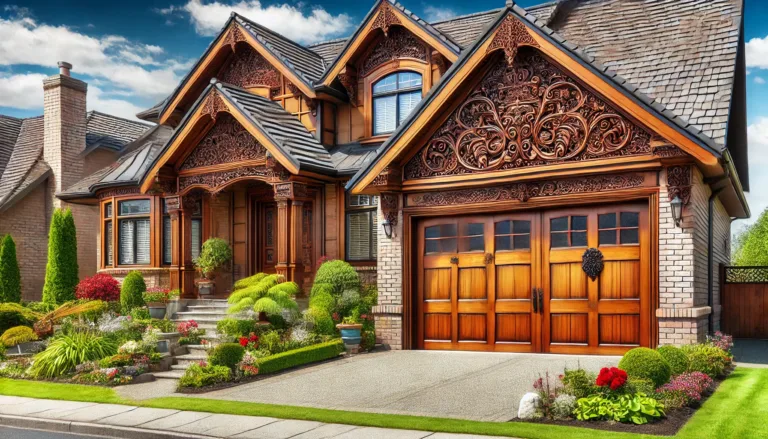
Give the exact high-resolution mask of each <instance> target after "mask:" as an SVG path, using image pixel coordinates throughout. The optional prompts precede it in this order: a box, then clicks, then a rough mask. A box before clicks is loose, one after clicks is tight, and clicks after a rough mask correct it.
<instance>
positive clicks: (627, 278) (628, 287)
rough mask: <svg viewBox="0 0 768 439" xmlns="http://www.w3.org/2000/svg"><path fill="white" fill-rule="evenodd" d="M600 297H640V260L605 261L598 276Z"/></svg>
mask: <svg viewBox="0 0 768 439" xmlns="http://www.w3.org/2000/svg"><path fill="white" fill-rule="evenodd" d="M598 288H599V291H600V292H599V297H600V299H601V300H602V299H637V298H639V297H640V261H639V260H634V261H606V262H605V263H604V268H603V272H602V273H600V278H599V285H598Z"/></svg>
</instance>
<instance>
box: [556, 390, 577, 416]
mask: <svg viewBox="0 0 768 439" xmlns="http://www.w3.org/2000/svg"><path fill="white" fill-rule="evenodd" d="M575 408H576V397H575V396H573V395H569V394H567V393H564V394H562V395H558V396H557V398H555V401H554V402H552V415H554V417H555V418H556V419H565V418H570V417H571V416H572V415H573V410H574V409H575Z"/></svg>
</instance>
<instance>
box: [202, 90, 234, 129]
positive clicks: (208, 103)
mask: <svg viewBox="0 0 768 439" xmlns="http://www.w3.org/2000/svg"><path fill="white" fill-rule="evenodd" d="M222 111H229V109H228V108H227V104H225V103H224V100H223V99H221V96H219V92H218V91H216V90H214V91H213V92H212V93H211V94H209V95H208V97H207V98H205V103H204V104H203V111H202V112H201V114H202V115H208V116H210V117H211V119H213V121H214V122H216V115H217V114H219V113H220V112H222Z"/></svg>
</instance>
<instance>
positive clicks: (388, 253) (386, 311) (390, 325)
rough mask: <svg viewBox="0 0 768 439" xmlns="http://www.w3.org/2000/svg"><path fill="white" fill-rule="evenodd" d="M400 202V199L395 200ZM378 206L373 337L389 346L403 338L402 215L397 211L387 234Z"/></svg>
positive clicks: (399, 347) (394, 347)
mask: <svg viewBox="0 0 768 439" xmlns="http://www.w3.org/2000/svg"><path fill="white" fill-rule="evenodd" d="M398 203H402V199H399V200H398ZM383 221H384V213H383V212H382V209H381V206H379V209H378V216H377V222H376V225H377V226H378V227H377V233H378V261H377V266H376V274H377V284H378V291H379V306H377V307H376V308H374V314H375V318H376V341H377V343H382V344H385V345H388V346H389V347H390V348H392V349H401V348H402V346H403V345H402V342H403V337H402V334H403V331H402V328H403V324H402V320H403V317H402V315H403V215H402V212H400V213H399V214H398V219H397V225H395V226H394V227H392V238H387V235H386V234H385V233H384V228H383V227H381V226H379V225H380V224H381V223H382V222H383Z"/></svg>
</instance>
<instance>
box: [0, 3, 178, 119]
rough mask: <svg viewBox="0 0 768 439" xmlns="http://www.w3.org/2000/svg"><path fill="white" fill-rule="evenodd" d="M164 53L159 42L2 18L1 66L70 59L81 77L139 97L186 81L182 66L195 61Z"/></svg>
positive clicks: (162, 92)
mask: <svg viewBox="0 0 768 439" xmlns="http://www.w3.org/2000/svg"><path fill="white" fill-rule="evenodd" d="M163 53H164V51H163V49H162V48H161V47H159V46H153V45H147V44H141V43H135V42H131V41H129V40H128V39H126V38H125V37H122V36H119V35H106V36H102V37H93V36H89V35H86V34H83V33H80V32H77V31H75V30H73V29H71V28H69V27H67V26H53V25H48V24H42V23H38V22H37V21H35V20H34V19H32V18H30V17H27V16H19V15H17V16H14V17H10V18H7V19H5V18H0V66H13V65H19V64H22V65H35V66H44V67H49V68H50V67H55V66H56V62H57V61H68V62H70V63H72V65H73V71H74V73H75V74H76V75H77V74H84V75H88V76H91V77H93V78H94V79H103V80H105V81H107V82H108V84H109V85H110V86H111V87H113V88H119V89H124V90H128V91H130V92H132V93H134V94H135V95H136V96H137V97H143V98H150V99H159V98H161V97H164V96H165V95H167V94H168V93H169V92H170V91H171V90H173V89H174V88H175V87H176V85H177V84H178V83H179V81H180V80H181V75H182V74H183V73H185V72H184V70H183V69H182V67H184V66H186V65H188V64H189V60H172V59H164V57H161V55H163ZM31 102H33V101H31ZM30 105H32V104H30Z"/></svg>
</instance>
